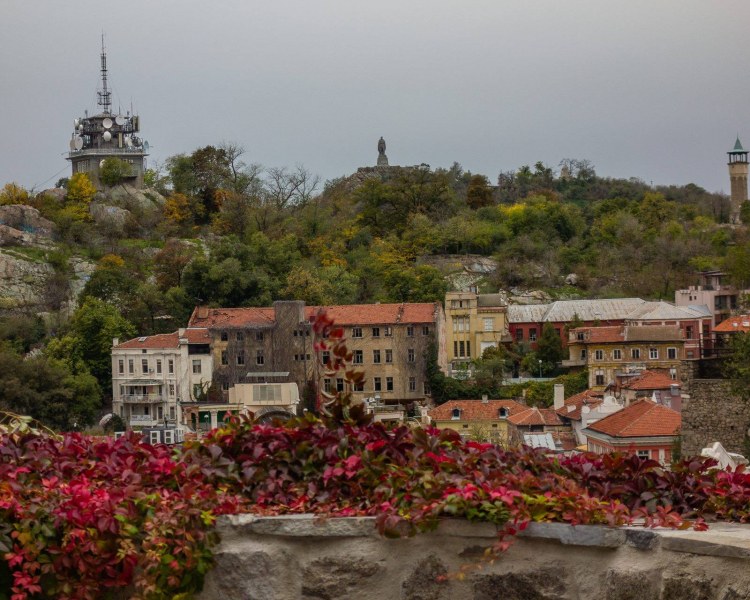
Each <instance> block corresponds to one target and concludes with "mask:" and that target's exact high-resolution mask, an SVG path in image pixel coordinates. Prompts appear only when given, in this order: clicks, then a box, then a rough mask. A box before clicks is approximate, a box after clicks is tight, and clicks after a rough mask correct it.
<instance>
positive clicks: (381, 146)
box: [378, 136, 388, 167]
mask: <svg viewBox="0 0 750 600" xmlns="http://www.w3.org/2000/svg"><path fill="white" fill-rule="evenodd" d="M378 166H379V167H387V166H388V157H387V156H386V155H385V140H384V139H383V136H380V139H379V140H378Z"/></svg>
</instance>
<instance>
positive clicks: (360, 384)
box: [354, 380, 365, 392]
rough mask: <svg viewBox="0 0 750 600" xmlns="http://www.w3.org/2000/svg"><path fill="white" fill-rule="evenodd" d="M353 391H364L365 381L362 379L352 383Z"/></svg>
mask: <svg viewBox="0 0 750 600" xmlns="http://www.w3.org/2000/svg"><path fill="white" fill-rule="evenodd" d="M354 391H355V392H364V391H365V382H364V380H363V381H358V382H357V383H355V384H354Z"/></svg>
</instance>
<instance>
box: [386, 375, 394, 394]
mask: <svg viewBox="0 0 750 600" xmlns="http://www.w3.org/2000/svg"><path fill="white" fill-rule="evenodd" d="M385 391H386V392H392V391H393V377H386V378H385Z"/></svg>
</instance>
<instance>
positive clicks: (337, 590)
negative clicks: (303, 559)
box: [302, 557, 383, 600]
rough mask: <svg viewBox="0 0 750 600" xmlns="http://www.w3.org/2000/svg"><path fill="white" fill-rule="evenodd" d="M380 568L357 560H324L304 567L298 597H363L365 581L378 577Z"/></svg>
mask: <svg viewBox="0 0 750 600" xmlns="http://www.w3.org/2000/svg"><path fill="white" fill-rule="evenodd" d="M382 570H383V568H382V567H381V565H379V564H377V563H374V562H373V561H371V560H367V559H365V558H357V557H325V558H321V559H319V560H315V561H313V562H311V563H310V564H308V565H307V567H305V570H304V572H303V574H302V598H310V599H313V598H314V599H315V600H339V599H340V598H352V597H355V592H357V591H358V592H359V593H358V594H357V595H356V597H366V596H363V595H362V594H363V593H366V592H367V589H368V586H369V585H370V583H369V581H368V580H369V579H370V578H372V577H373V576H375V575H377V574H379V573H380V574H381V575H382V573H381V571H382Z"/></svg>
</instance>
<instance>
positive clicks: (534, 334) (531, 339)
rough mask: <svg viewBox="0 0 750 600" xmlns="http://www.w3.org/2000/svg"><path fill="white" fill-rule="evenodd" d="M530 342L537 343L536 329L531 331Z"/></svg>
mask: <svg viewBox="0 0 750 600" xmlns="http://www.w3.org/2000/svg"><path fill="white" fill-rule="evenodd" d="M529 341H530V342H536V327H532V328H531V329H529Z"/></svg>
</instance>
